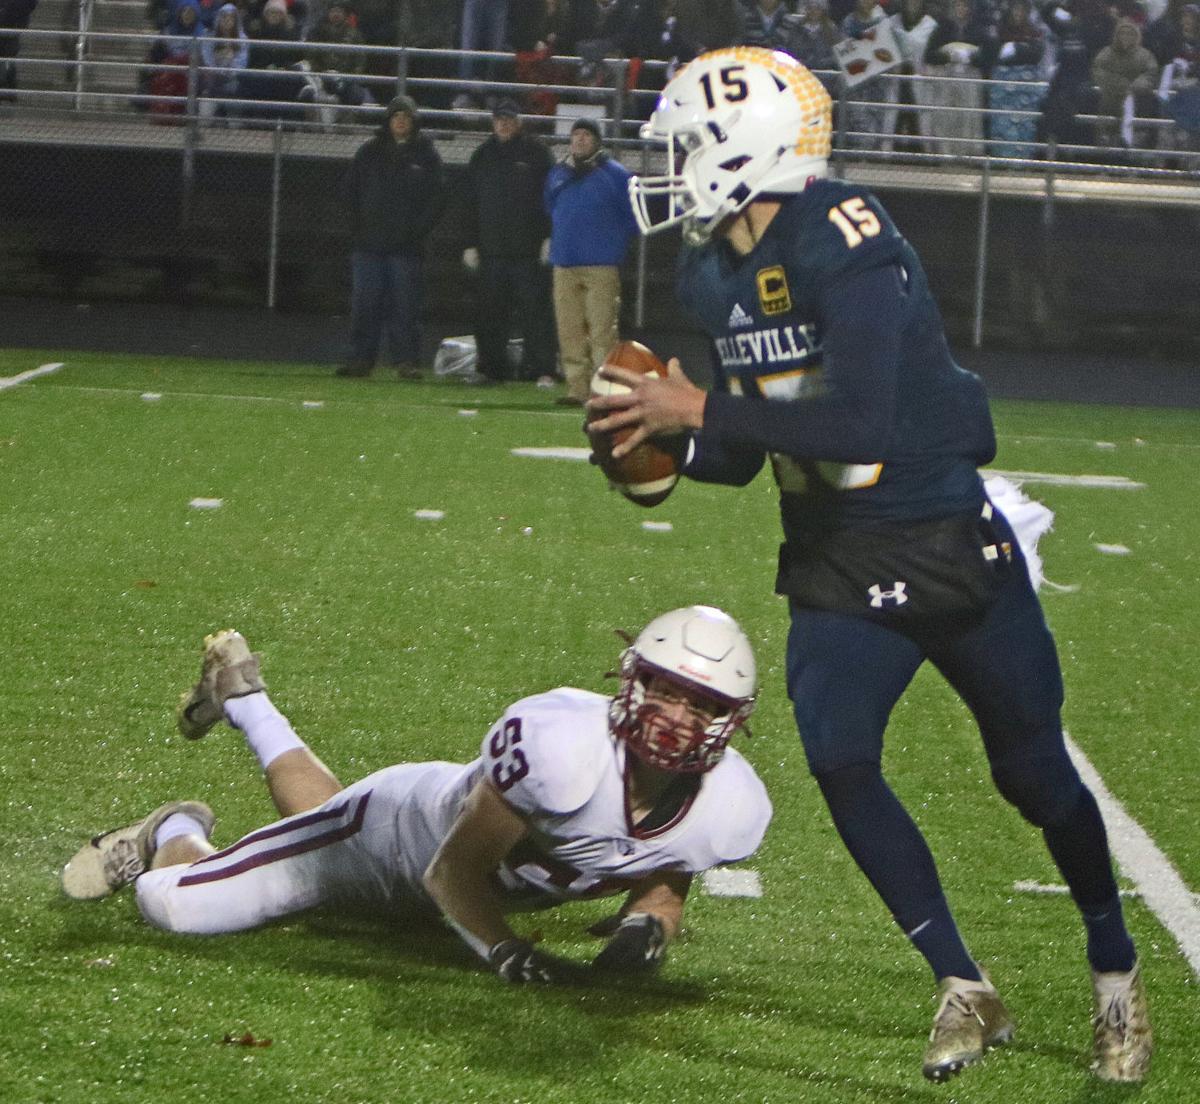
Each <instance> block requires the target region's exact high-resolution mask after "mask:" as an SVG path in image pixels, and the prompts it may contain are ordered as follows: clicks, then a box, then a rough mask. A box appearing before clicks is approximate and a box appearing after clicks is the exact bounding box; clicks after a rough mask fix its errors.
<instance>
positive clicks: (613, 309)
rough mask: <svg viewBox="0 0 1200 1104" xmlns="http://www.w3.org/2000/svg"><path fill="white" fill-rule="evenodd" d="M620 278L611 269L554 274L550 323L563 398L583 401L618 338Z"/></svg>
mask: <svg viewBox="0 0 1200 1104" xmlns="http://www.w3.org/2000/svg"><path fill="white" fill-rule="evenodd" d="M620 314H621V276H620V273H619V272H618V270H617V269H616V268H615V267H614V266H613V265H580V266H578V267H572V268H556V269H555V270H554V320H555V322H556V324H557V326H558V351H559V356H560V359H561V362H562V371H563V375H564V376H565V377H566V380H567V394H568V395H570V396H571V397H572V398H576V399H580V400H585V399H587V397H588V392H589V390H590V387H591V380H592V373H593V372H594V371H595V370H596V369H597V368H598V367H599V366H600V365H601V364H603V363H604V355H605V353H607V352H608V350H609V349H610V348H611V347H612V345H613V343H614V342H616V340H617V337H618V332H617V320H618V318H619V317H620Z"/></svg>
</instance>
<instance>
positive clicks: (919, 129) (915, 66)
mask: <svg viewBox="0 0 1200 1104" xmlns="http://www.w3.org/2000/svg"><path fill="white" fill-rule="evenodd" d="M891 23H892V34H894V35H895V36H896V45H897V46H899V47H900V56H901V58H902V59H903V60H902V61H901V63H900V68H899V69H898V70H896V71H897V72H898V73H901V74H903V75H905V76H909V75H914V76H923V75H924V73H925V50H926V48H927V47H928V46H929V40H930V39H931V38H932V37H933V32H934V31H935V30H937V20H936V19H934V17H933V16H932V15H930V14H929V12H928V10H927V9H926V6H925V0H900V10H899V11H898V12H896V14H895V15H893V16H892V17H891ZM896 100H897V102H898V103H899V104H901V105H902V106H901V109H900V111H899V112H897V115H896V133H897V134H911V135H914V136H916V137H917V138H918V141H917V142H916V143H914V145H915V147H916V148H917V149H918V150H923V151H924V152H926V153H928V152H929V148H930V147H929V143H928V142H926V141H925V140H924V139H926V138H928V136H929V134H930V118H929V112H928V111H921V110H913V109H914V108H920V107H922V106H924V105H925V104H928V103H929V85H928V84H925V83H922V82H920V81H911V80H901V81H899V82H898V84H897V87H896Z"/></svg>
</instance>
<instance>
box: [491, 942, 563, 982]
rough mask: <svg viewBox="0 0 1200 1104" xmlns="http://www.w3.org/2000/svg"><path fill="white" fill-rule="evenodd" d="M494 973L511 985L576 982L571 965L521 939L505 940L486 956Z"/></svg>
mask: <svg viewBox="0 0 1200 1104" xmlns="http://www.w3.org/2000/svg"><path fill="white" fill-rule="evenodd" d="M488 962H489V963H490V964H491V967H492V969H493V970H495V971H496V973H497V974H498V975H499V976H500V977H501V978H503V979H504V980H505V981H508V982H512V984H514V985H526V984H529V985H570V984H572V983H573V982H575V981H578V980H579V976H580V968H579V967H578V966H576V965H575V964H574V963H573V962H567V961H565V960H564V959H561V958H556V957H555V956H554V955H551V954H546V953H545V952H544V951H539V950H538V949H537V948H536V947H534V946H533V944H531V943H527V942H526V941H525V940H524V939H505V940H503V941H502V942H500V943H497V944H496V945H495V946H494V947H493V948H492V950H491V953H490V954H489V955H488Z"/></svg>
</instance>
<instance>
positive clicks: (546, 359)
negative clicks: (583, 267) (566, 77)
mask: <svg viewBox="0 0 1200 1104" xmlns="http://www.w3.org/2000/svg"><path fill="white" fill-rule="evenodd" d="M551 162H552V158H551V156H550V151H549V150H548V149H547V148H546V146H545V144H544V143H543V142H542V141H541V140H540V139H538V138H536V137H534V136H533V135H531V134H526V133H525V132H524V130H523V128H522V126H521V117H520V108H519V107H518V106H517V104H516V103H515V101H513V100H506V99H502V100H500V101H499V102H498V103H497V104H496V106H495V107H494V108H493V109H492V134H491V137H489V138H488V139H487V140H486V141H485V142H483V143H482V144H481V145H479V146H478V147H477V148H476V149H475V152H474V153H472V154H471V158H470V160H469V161H468V163H467V173H466V181H465V184H466V187H465V193H466V196H465V197H466V203H465V209H464V211H463V215H464V219H463V229H464V232H465V233H464V237H465V244H466V248H465V249H464V250H463V255H462V259H463V266H464V267H465V268H466V270H467V271H468V272H469V273H471V274H472V275H473V276H474V284H475V294H476V311H475V347H476V350H477V352H478V357H479V359H478V364H477V368H478V375H477V376H476V377H475V382H476V383H484V384H486V383H500V382H501V381H503V380H505V379H508V378H510V375H511V373H510V371H509V367H508V336H509V326H510V323H511V322H512V321H513V317H514V315H515V316H516V321H517V326H518V328H519V330H520V332H521V337H522V338H523V342H524V348H523V355H522V360H521V365H520V367H519V369H518V371H517V376H518V377H519V378H521V379H529V380H537V381H538V382H539V383H543V382H544V383H545V384H548V385H550V386H553V383H554V370H555V361H556V359H557V357H556V351H555V347H554V318H553V316H552V314H551V307H550V279H549V274H548V272H547V269H546V261H547V259H548V257H549V237H550V220H549V219H548V218H547V217H546V212H545V209H544V208H543V207H542V185H543V183H544V182H545V180H546V173H547V172H549V171H550V165H551Z"/></svg>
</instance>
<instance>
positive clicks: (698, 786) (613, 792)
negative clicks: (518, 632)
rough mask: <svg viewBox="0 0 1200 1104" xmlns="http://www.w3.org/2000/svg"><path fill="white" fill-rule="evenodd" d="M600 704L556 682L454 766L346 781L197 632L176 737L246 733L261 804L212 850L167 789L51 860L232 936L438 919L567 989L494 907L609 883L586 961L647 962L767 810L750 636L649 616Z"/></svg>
mask: <svg viewBox="0 0 1200 1104" xmlns="http://www.w3.org/2000/svg"><path fill="white" fill-rule="evenodd" d="M620 677H621V685H620V689H619V690H618V692H617V694H616V695H615V696H614V697H611V698H610V697H607V696H605V695H602V694H594V693H590V692H588V691H586V690H577V689H574V688H572V687H559V688H558V689H556V690H551V691H549V692H547V693H543V694H534V695H532V696H530V697H526V698H522V699H521V700H520V701H518V702H515V703H513V704H512V705H511V706H509V708H508V709H507V710H505V712H504V715H503V716H502V717H501V718H500V719H499V720H498V721H497V722H496V723H495V725H493V726H492V728H491V729H490V730H489V731H488V733H487V735H486V736H485V737H484V738H483V741H482V747H481V752H480V755H479V756H478V757H477V758H476V759H474V760H473V761H472V762H470V763H466V764H461V763H443V762H433V763H401V764H397V765H395V766H391V767H385V768H384V769H383V770H379V771H376V772H375V773H374V774H371V775H368V776H367V777H366V778H363V779H361V780H359V781H358V782H355V783H352V784H351V785H349V786H346V787H343V786H342V785H341V783H340V782H338V780H337V779H336V778H335V777H334V776H333V774H332V773H331V772H330V771H329V770H328V769H327V768H326V767H325V765H324V764H323V763H322V762H321V761H320V759H318V758H317V757H316V755H314V754H313V752H312V751H311V750H310V749H309V748H308V746H307V745H306V744H305V743H304V742H303V741H302V740H301V739H300V737H299V736H297V735H296V733H295V731H294V730H293V729H292V727H291V725H290V724H289V723H288V720H287V718H286V717H285V716H284V715H283V714H282V713H280V712H279V710H278V709H277V708H276V707H275V705H274V704H273V703H272V702H271V700H270V698H268V696H267V693H266V686H265V684H264V683H263V680H262V678H261V676H260V674H259V657H258V656H257V655H254V654H252V653H251V652H250V650H249V647H248V645H247V644H246V640H245V638H244V637H243V636H242V635H241V634H240V633H237V632H234V631H232V630H228V629H227V630H225V631H223V632H219V633H214V634H212V635H210V636H208V637H207V638H206V639H205V647H204V662H203V666H202V669H201V674H200V680H199V682H197V683H196V685H195V686H194V687H193V688H192V689H191V690H190V691H189V692H188V693H186V694H185V695H184V697H183V700H182V702H181V703H180V709H179V713H178V721H179V729H180V731H181V732H182V733H183V735H184V736H186V737H187V738H189V739H193V740H196V739H200V738H201V737H203V736H205V735H206V734H207V733H208V732H209V731H210V729H212V728H213V727H214V726H215V725H216V724H217V723H218V722H220V721H222V720H224V721H227V722H228V723H229V724H230V725H232V726H233V727H235V728H237V729H238V730H240V731H241V732H242V734H243V735H244V736H245V739H246V743H247V745H248V746H249V748H250V750H251V751H252V752H253V753H254V755H255V757H256V758H257V759H258V762H259V765H260V766H261V767H262V769H263V772H264V774H265V776H266V782H267V786H268V788H269V790H270V792H271V797H272V799H273V801H274V803H275V806H276V809H277V810H278V812H279V815H280V816H281V817H282V818H283V819H282V820H279V821H277V822H275V823H274V824H269V825H266V826H265V827H263V828H260V829H258V830H257V831H253V832H250V833H248V834H247V835H245V836H243V837H242V838H241V839H240V840H238V841H236V842H235V843H233V844H232V845H230V846H229V847H226V848H224V849H223V850H220V851H218V850H216V849H215V848H214V847H213V845H212V844H211V843H210V842H209V837H210V836H211V835H212V829H213V820H214V818H213V813H212V810H211V809H210V808H209V807H208V806H207V805H205V804H204V803H203V802H199V801H172V802H168V803H167V804H165V805H162V806H160V807H159V808H157V809H156V810H154V812H152V813H150V815H149V816H146V817H143V818H142V819H141V820H138V821H135V822H134V823H132V824H129V825H126V826H124V827H121V828H116V829H113V830H112V831H109V832H105V833H102V834H101V835H98V836H96V837H95V838H94V839H93V840H91V841H90V842H89V843H86V844H84V845H83V846H82V847H81V848H80V849H79V850H78V851H77V852H76V853H75V855H74V856H73V857H72V858H71V860H70V861H69V862H68V863H67V864H66V866H65V867H64V868H63V872H62V879H61V880H62V886H63V889H64V891H65V892H66V893H67V895H68V896H70V897H73V898H76V899H79V900H88V899H99V898H102V897H107V896H108V895H110V894H112V893H114V892H116V891H117V890H119V889H121V888H122V887H124V886H126V885H129V884H131V883H136V885H135V891H136V896H137V903H138V907H139V909H140V910H141V912H142V915H143V916H144V917H145V918H146V920H147V921H148V922H149V923H151V924H153V925H154V926H155V927H158V928H163V929H165V930H167V931H175V932H188V933H191V934H196V935H212V934H218V933H223V932H234V931H244V930H247V929H250V928H256V927H259V926H261V925H263V924H267V923H269V922H271V921H274V920H279V919H282V918H284V917H289V916H293V915H295V914H297V913H300V912H303V911H305V910H307V909H311V908H315V907H318V906H325V907H331V908H335V909H353V910H355V911H360V912H361V911H366V912H367V913H368V914H369V915H374V916H379V917H385V918H388V919H402V918H403V917H405V916H406V915H412V914H417V915H422V914H424V915H432V916H436V915H437V914H438V913H440V914H441V915H442V916H443V917H444V918H445V920H446V921H447V922H448V923H449V924H450V926H451V927H452V928H454V930H455V931H456V932H458V934H459V935H460V936H461V937H462V939H463V941H464V942H465V943H466V944H467V945H468V946H469V947H470V948H471V949H472V950H473V951H475V952H476V953H477V954H478V955H479V956H480V958H481V959H482V960H483V961H484V962H486V963H487V964H488V965H489V966H490V967H491V968H492V969H493V970H495V972H496V973H497V974H498V975H499V976H500V977H501V978H503V979H504V980H505V981H510V982H518V983H519V982H535V983H543V982H556V981H570V980H576V979H578V978H579V977H580V976H581V972H580V970H579V969H578V968H577V967H576V966H574V965H573V964H572V963H568V962H564V961H563V960H561V959H559V958H557V957H555V956H554V955H552V954H548V953H546V952H544V951H542V950H540V949H538V948H535V947H533V946H532V945H531V944H530V943H529V942H528V941H526V940H524V939H522V938H520V937H519V936H518V935H517V934H516V932H514V931H513V929H512V928H510V927H509V925H508V922H507V920H506V919H505V917H506V914H508V913H510V912H514V911H524V910H528V909H538V908H549V907H552V906H554V905H557V904H560V903H562V902H564V901H570V900H579V899H581V898H590V897H603V896H611V895H617V894H619V895H624V897H625V902H624V905H623V906H622V908H621V910H620V912H619V913H618V914H617V915H616V916H615V917H612V918H610V921H609V922H608V923H603V922H602V924H601V925H597V926H594V927H593V928H592V929H591V930H592V931H593V933H594V934H597V935H607V936H610V937H611V938H609V940H608V942H607V944H606V945H605V947H604V948H603V949H602V950H601V951H600V952H599V954H598V955H597V956H596V958H595V959H594V960H593V963H592V966H593V968H594V969H596V970H598V971H601V972H604V973H613V972H618V973H636V972H643V971H648V970H654V969H655V968H657V967H658V966H659V964H660V963H661V962H662V960H663V957H664V955H665V953H666V948H667V945H668V944H669V943H670V942H671V940H672V939H674V937H675V935H676V934H677V933H678V931H679V927H680V923H681V918H682V915H683V906H684V901H685V899H686V897H687V894H688V889H689V887H690V885H691V881H692V878H693V876H694V875H695V874H698V873H700V872H701V871H704V870H708V869H709V868H710V867H713V866H717V865H720V864H723V863H729V862H737V861H738V860H740V859H744V858H747V857H748V856H749V855H751V854H752V853H753V852H754V851H755V850H756V849H757V847H758V845H759V843H760V842H761V840H762V838H763V834H764V833H765V832H766V829H767V825H768V823H769V822H770V819H771V803H770V800H769V799H768V798H767V793H766V789H765V788H764V786H763V784H762V782H761V781H760V780H759V777H758V775H757V774H755V773H754V769H753V768H752V767H751V766H750V764H749V763H748V762H747V761H746V760H745V759H743V758H742V756H741V755H739V754H738V752H737V751H736V750H735V749H733V748H730V747H727V746H726V745H727V744H728V743H729V740H730V738H731V737H732V736H733V735H734V733H736V732H737V730H738V729H739V728H741V726H742V725H743V724H744V723H745V721H746V720H747V719H748V718H749V716H750V713H751V711H752V710H753V708H754V696H755V689H756V679H757V676H756V670H755V663H754V653H753V651H752V650H751V648H750V642H749V641H748V640H747V639H746V636H745V634H744V633H743V632H742V630H741V629H740V628H739V627H738V625H737V622H735V621H734V620H733V618H731V617H730V616H729V615H728V614H725V613H722V612H721V611H720V610H718V609H713V608H712V607H711V606H689V607H686V608H684V609H679V610H672V611H670V612H669V613H665V614H663V615H661V616H660V617H656V618H655V619H654V620H653V621H651V622H650V624H649V625H647V626H646V627H645V629H643V630H642V632H641V633H640V634H639V635H638V637H637V639H636V640H634V641H633V643H632V644H631V645H630V646H629V647H628V648H627V649H626V650H625V651H624V653H623V654H622V656H621V670H620Z"/></svg>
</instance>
